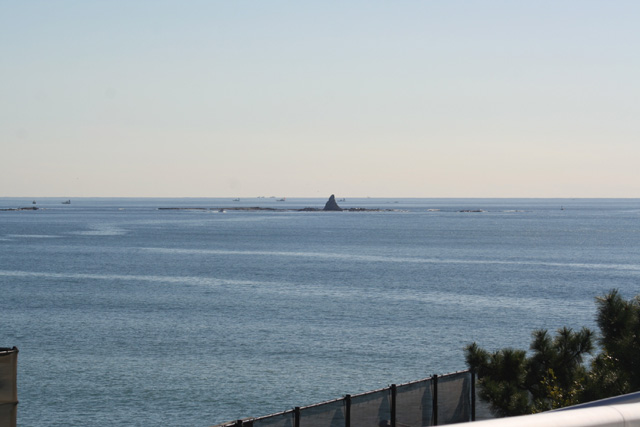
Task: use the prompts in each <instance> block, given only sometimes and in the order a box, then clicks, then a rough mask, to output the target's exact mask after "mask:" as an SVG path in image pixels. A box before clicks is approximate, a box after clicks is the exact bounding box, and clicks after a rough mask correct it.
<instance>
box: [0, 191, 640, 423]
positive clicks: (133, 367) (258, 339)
mask: <svg viewBox="0 0 640 427" xmlns="http://www.w3.org/2000/svg"><path fill="white" fill-rule="evenodd" d="M62 201H64V199H61V198H48V199H37V205H36V206H37V207H39V208H40V209H39V210H36V211H0V313H1V314H2V316H1V320H0V321H1V324H0V325H1V327H0V347H12V346H17V347H18V348H19V350H20V353H19V358H18V366H19V370H18V396H19V400H20V404H19V405H18V425H20V426H43V425H47V426H97V425H100V426H105V425H126V426H143V425H144V426H149V425H170V426H211V425H214V424H217V423H220V422H224V421H230V420H235V419H238V418H242V417H248V416H261V415H267V414H270V413H273V412H278V411H282V410H287V409H291V408H293V407H294V406H304V405H308V404H313V403H318V402H321V401H325V400H329V399H333V398H337V397H341V396H343V395H344V394H347V393H350V394H355V393H359V392H364V391H367V390H372V389H376V388H380V387H385V386H387V385H389V384H392V383H397V384H400V383H403V382H407V381H412V380H417V379H421V378H425V377H427V376H430V375H432V374H444V373H449V372H454V371H459V370H463V369H466V365H465V362H464V353H463V348H464V346H465V345H467V344H469V343H471V342H473V341H476V342H478V343H479V345H480V346H482V347H485V348H488V349H491V350H494V349H498V348H502V347H517V348H528V345H529V342H530V336H531V332H532V331H533V330H534V329H536V328H548V329H550V330H556V329H557V328H560V327H562V326H569V327H573V328H580V327H582V326H588V327H593V328H595V319H594V316H595V304H594V299H595V297H597V296H600V295H603V294H604V293H606V292H607V291H608V290H610V289H612V288H619V289H620V291H621V293H622V295H623V296H625V297H627V298H628V297H632V296H634V295H636V294H640V200H638V199H365V198H363V199H347V200H346V201H344V202H339V203H340V205H341V206H343V207H345V208H349V207H363V208H381V209H388V210H385V211H380V212H295V211H287V210H283V211H237V210H226V211H225V212H219V211H218V210H217V209H214V210H159V209H158V208H161V207H181V208H188V207H193V208H222V207H250V206H262V207H272V208H280V209H295V208H304V207H317V208H321V207H323V206H324V203H325V201H326V199H325V198H322V199H320V198H317V199H289V198H287V200H286V201H285V202H278V201H276V199H275V198H255V199H241V200H240V201H232V200H231V199H97V198H96V199H93V198H82V199H81V198H78V199H72V200H71V204H62ZM29 206H33V205H32V199H16V198H0V209H2V208H5V209H6V208H16V207H29ZM479 210H480V211H481V212H461V211H479Z"/></svg>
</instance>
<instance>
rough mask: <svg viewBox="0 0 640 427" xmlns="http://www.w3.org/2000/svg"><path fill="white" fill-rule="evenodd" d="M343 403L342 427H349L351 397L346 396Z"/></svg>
mask: <svg viewBox="0 0 640 427" xmlns="http://www.w3.org/2000/svg"><path fill="white" fill-rule="evenodd" d="M344 403H345V404H346V407H345V410H344V427H351V395H350V394H347V395H346V396H345V397H344Z"/></svg>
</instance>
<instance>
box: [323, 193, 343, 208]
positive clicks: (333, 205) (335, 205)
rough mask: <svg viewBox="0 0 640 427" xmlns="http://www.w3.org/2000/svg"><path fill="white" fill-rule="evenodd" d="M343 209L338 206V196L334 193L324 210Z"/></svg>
mask: <svg viewBox="0 0 640 427" xmlns="http://www.w3.org/2000/svg"><path fill="white" fill-rule="evenodd" d="M341 210H342V208H341V207H340V206H338V203H337V202H336V196H334V195H333V194H332V195H331V197H329V200H327V203H326V204H325V205H324V209H323V211H341Z"/></svg>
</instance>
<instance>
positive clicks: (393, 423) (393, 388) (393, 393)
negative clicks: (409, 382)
mask: <svg viewBox="0 0 640 427" xmlns="http://www.w3.org/2000/svg"><path fill="white" fill-rule="evenodd" d="M397 395H398V387H397V386H396V385H395V384H391V427H396V396H397Z"/></svg>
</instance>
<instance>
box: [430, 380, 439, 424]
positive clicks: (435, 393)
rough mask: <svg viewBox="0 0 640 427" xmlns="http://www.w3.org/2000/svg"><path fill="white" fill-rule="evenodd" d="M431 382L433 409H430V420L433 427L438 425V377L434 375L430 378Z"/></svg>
mask: <svg viewBox="0 0 640 427" xmlns="http://www.w3.org/2000/svg"><path fill="white" fill-rule="evenodd" d="M431 381H432V382H433V404H432V406H433V408H432V414H433V415H432V418H433V425H434V426H437V425H438V376H437V375H434V376H432V377H431Z"/></svg>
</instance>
